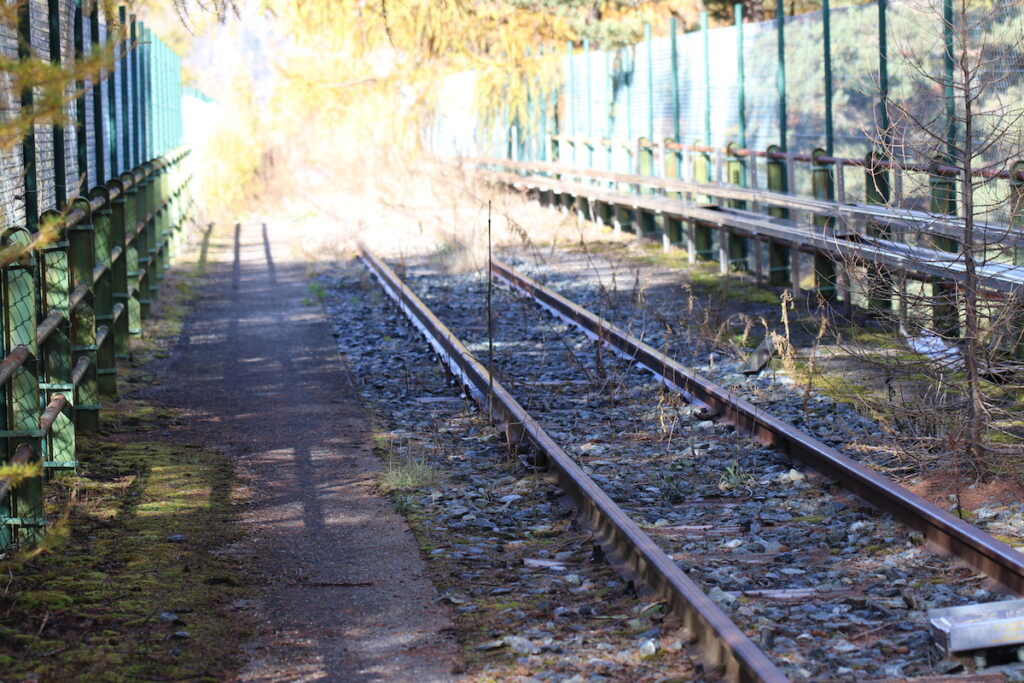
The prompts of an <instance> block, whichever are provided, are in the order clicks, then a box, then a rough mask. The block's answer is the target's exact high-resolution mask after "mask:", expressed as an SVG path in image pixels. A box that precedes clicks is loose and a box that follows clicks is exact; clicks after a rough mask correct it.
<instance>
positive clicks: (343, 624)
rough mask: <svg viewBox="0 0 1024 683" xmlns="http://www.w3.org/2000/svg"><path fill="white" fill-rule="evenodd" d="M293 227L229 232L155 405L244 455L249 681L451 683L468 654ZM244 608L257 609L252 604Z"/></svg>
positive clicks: (214, 443) (219, 238)
mask: <svg viewBox="0 0 1024 683" xmlns="http://www.w3.org/2000/svg"><path fill="white" fill-rule="evenodd" d="M289 237H290V235H289V229H288V226H276V227H275V226H274V225H273V224H271V226H270V229H269V231H268V230H267V228H265V227H263V226H261V225H259V224H255V225H253V224H249V225H243V226H241V227H240V228H234V227H233V226H231V227H227V226H224V227H221V228H220V229H219V230H217V231H216V232H215V233H214V240H213V242H212V244H211V246H210V249H209V263H208V265H207V268H208V270H209V275H208V278H207V280H206V282H205V284H204V286H203V288H202V290H201V293H200V296H199V300H198V301H197V302H196V304H195V307H194V313H193V314H192V315H191V316H190V317H189V318H188V320H187V321H186V323H185V326H184V330H183V332H182V334H181V337H180V339H179V341H178V344H177V345H176V347H175V348H173V349H172V350H171V352H170V360H169V361H168V365H169V367H168V368H167V372H166V373H164V374H165V375H166V376H167V377H168V381H167V382H165V383H164V384H163V385H161V386H157V387H154V388H152V389H151V390H147V396H145V397H146V398H152V399H153V400H154V401H158V402H160V403H161V404H162V405H171V406H178V407H181V408H184V409H187V410H188V411H189V413H190V415H191V417H190V419H189V420H188V421H187V424H186V425H185V427H186V428H187V429H188V430H189V432H190V435H191V438H193V439H196V438H198V439H200V440H202V442H203V443H205V444H207V445H208V446H211V447H215V448H219V449H222V450H223V451H224V452H226V453H228V454H229V455H231V456H233V457H234V458H235V461H236V463H237V467H238V469H239V470H240V472H241V474H242V477H243V479H244V480H245V482H246V484H247V487H248V488H249V490H250V491H251V497H250V500H249V501H248V502H247V503H246V505H245V509H244V511H243V514H242V519H241V520H240V523H241V524H243V525H244V526H245V529H246V535H247V536H248V538H249V542H248V543H247V544H246V546H245V547H242V548H233V549H229V551H230V552H235V553H238V554H239V555H241V556H244V557H247V558H249V560H250V562H251V566H252V567H253V568H254V573H255V574H256V580H257V581H258V582H259V583H260V584H261V585H262V586H264V587H263V588H262V589H261V592H262V599H261V600H260V601H259V603H258V604H257V605H254V606H251V609H252V611H253V612H254V615H253V616H254V618H255V619H256V620H257V622H258V624H257V626H258V628H259V634H258V636H257V638H256V639H255V640H254V641H253V642H252V643H250V644H249V645H248V646H247V648H246V649H247V653H248V655H249V659H250V661H249V664H248V666H247V667H246V668H245V669H244V670H243V671H242V672H241V674H240V678H241V679H242V680H251V681H312V680H316V681H328V680H329V681H363V680H367V681H368V680H380V681H445V680H451V679H452V678H454V676H453V675H452V669H453V666H458V665H456V664H455V663H456V662H457V661H458V657H457V652H456V648H455V646H454V644H453V642H452V641H451V639H450V638H449V637H448V636H447V635H446V629H447V628H448V627H449V621H448V617H447V612H446V611H445V608H443V607H442V606H441V605H440V604H439V603H438V602H437V601H436V598H437V594H436V592H435V590H434V588H433V586H432V585H431V584H430V582H429V580H428V579H426V578H425V577H424V562H423V561H422V560H421V558H420V553H419V550H418V548H417V546H416V543H415V540H414V539H413V537H412V534H411V533H410V532H409V529H408V527H407V525H406V523H405V521H404V520H403V519H402V518H401V517H400V516H399V515H397V514H396V513H395V512H394V511H393V510H392V509H391V506H390V505H389V504H388V502H387V501H386V500H384V499H382V498H381V497H379V496H376V495H374V494H373V492H372V489H371V488H370V487H369V486H367V484H368V483H372V478H373V476H374V475H375V474H376V473H377V472H379V470H380V462H379V460H378V459H377V458H376V457H374V455H373V454H372V450H371V445H370V438H369V432H368V428H367V425H366V422H365V419H364V414H363V408H362V402H361V400H360V398H359V396H358V394H356V393H355V391H354V390H353V388H352V384H351V381H350V378H349V377H348V375H347V373H346V372H345V370H344V368H343V367H342V366H341V364H340V363H339V361H338V355H337V350H336V349H335V347H334V344H333V342H332V339H331V335H330V333H329V331H328V328H327V325H326V324H325V321H324V318H323V314H322V312H321V311H320V309H319V308H318V307H315V306H308V305H303V299H304V298H306V297H307V296H308V295H309V291H308V288H307V280H306V273H305V268H306V266H305V264H304V263H301V262H295V261H288V260H287V259H288V255H289V254H290V253H291V250H290V249H289V245H288V239H289ZM240 607H241V608H242V609H243V610H244V609H246V607H245V606H240Z"/></svg>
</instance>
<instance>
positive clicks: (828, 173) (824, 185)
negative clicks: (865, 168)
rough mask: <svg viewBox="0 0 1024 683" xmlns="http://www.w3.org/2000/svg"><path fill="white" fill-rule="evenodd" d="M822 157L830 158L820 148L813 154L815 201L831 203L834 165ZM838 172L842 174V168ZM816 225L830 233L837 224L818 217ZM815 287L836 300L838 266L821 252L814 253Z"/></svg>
mask: <svg viewBox="0 0 1024 683" xmlns="http://www.w3.org/2000/svg"><path fill="white" fill-rule="evenodd" d="M822 156H828V155H827V152H826V150H823V149H820V148H819V149H816V150H814V151H813V152H812V153H811V158H812V159H813V160H814V161H813V163H812V165H811V187H812V189H813V191H814V198H815V199H819V200H821V201H826V202H830V201H833V200H834V199H835V190H834V187H835V185H834V181H833V178H832V164H831V163H825V162H822V161H820V160H819V159H820V158H821V157H822ZM838 170H839V172H840V173H842V168H840V169H838ZM814 224H815V225H816V226H818V227H820V228H823V229H824V230H825V231H826V232H829V231H831V229H832V227H833V225H834V224H835V219H833V218H832V216H821V215H816V216H815V217H814ZM814 287H815V290H816V291H817V293H818V294H819V295H820V296H822V297H824V298H826V299H834V298H835V295H836V264H835V261H833V260H832V258H831V257H830V256H829V255H827V254H822V253H820V252H815V253H814Z"/></svg>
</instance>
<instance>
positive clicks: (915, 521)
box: [491, 260, 1024, 594]
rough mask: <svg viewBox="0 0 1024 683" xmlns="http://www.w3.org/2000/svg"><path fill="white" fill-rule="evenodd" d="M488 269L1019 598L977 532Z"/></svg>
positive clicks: (1012, 564)
mask: <svg viewBox="0 0 1024 683" xmlns="http://www.w3.org/2000/svg"><path fill="white" fill-rule="evenodd" d="M491 271H492V272H493V273H494V274H495V275H496V276H497V277H499V278H500V279H502V280H504V281H505V282H506V283H508V284H509V285H510V286H511V287H513V288H514V289H516V290H518V291H520V292H522V293H524V294H526V295H528V296H529V297H531V298H532V299H534V300H535V301H537V302H538V303H539V304H540V305H541V306H542V307H544V308H545V309H547V310H548V311H550V312H552V313H553V314H554V315H556V316H557V317H559V318H561V319H563V320H565V321H567V322H569V323H571V324H573V325H575V326H576V327H578V328H579V329H581V330H582V331H583V332H584V333H585V334H586V335H587V336H589V337H591V338H592V339H594V340H597V341H600V342H601V343H603V344H604V345H605V346H607V347H608V348H609V349H611V350H612V351H613V352H615V353H617V354H619V355H620V356H622V357H623V358H625V359H626V360H628V361H630V362H634V363H636V364H637V365H639V366H641V367H643V368H646V369H647V370H649V371H650V372H652V373H653V374H654V375H656V376H657V377H658V378H659V379H661V381H662V382H663V383H664V384H665V385H666V386H668V387H669V388H671V389H674V390H676V391H678V392H679V393H680V394H682V395H683V396H684V397H685V398H686V399H687V400H688V401H691V402H693V403H695V404H697V405H700V406H703V407H705V408H706V409H707V410H708V411H709V412H710V413H711V414H712V415H714V416H715V419H716V420H718V421H719V422H722V423H725V424H730V425H733V426H734V427H735V428H736V429H739V430H741V431H743V432H746V433H748V434H750V435H751V436H752V437H753V438H754V439H755V440H756V441H758V442H759V443H762V444H764V445H767V446H772V447H774V448H777V449H778V450H780V451H782V452H783V453H786V454H787V455H789V456H790V457H793V458H796V459H797V460H799V461H800V462H802V463H804V464H805V465H806V466H807V467H809V468H811V469H813V470H815V471H817V472H819V473H821V474H822V475H824V476H826V477H829V478H830V479H833V480H835V481H838V482H839V484H840V485H842V487H843V488H845V489H847V490H848V491H850V492H852V493H854V494H855V495H857V496H858V497H860V498H861V499H863V500H864V501H866V502H867V503H869V504H871V505H873V506H875V507H877V508H879V509H881V510H884V511H885V512H888V513H889V514H891V515H892V516H893V517H895V518H896V519H898V520H899V521H900V522H902V523H903V524H905V525H906V526H908V527H910V528H911V529H915V530H917V531H919V532H921V533H922V534H923V535H924V537H925V538H926V539H927V540H928V541H929V542H930V543H932V544H934V545H935V546H938V547H939V548H941V549H943V550H945V551H948V552H950V553H952V554H954V555H956V556H957V557H959V558H960V559H962V560H963V561H964V562H966V563H967V564H968V565H970V566H971V567H973V568H974V569H976V570H978V571H980V572H983V573H985V574H986V575H988V576H989V577H991V578H992V579H994V580H995V581H998V582H999V583H1000V584H1002V585H1004V586H1006V587H1007V588H1009V589H1010V590H1012V591H1014V592H1016V593H1017V594H1022V593H1024V555H1022V554H1021V553H1019V552H1017V551H1016V550H1014V549H1013V548H1011V547H1010V546H1009V545H1007V544H1005V543H1003V542H1001V541H998V540H996V539H995V538H993V537H992V536H990V535H989V534H986V533H985V532H983V531H981V530H980V529H978V528H977V527H975V526H973V525H971V524H968V523H967V522H965V521H963V520H961V519H959V518H957V517H954V516H953V515H951V514H950V513H949V512H947V511H945V510H943V509H941V508H940V507H938V506H937V505H934V504H933V503H930V502H928V501H927V500H925V499H923V498H921V497H920V496H918V495H916V494H914V493H911V492H910V491H908V490H906V489H905V488H903V487H902V486H900V485H899V484H896V483H895V482H893V481H891V480H890V479H888V478H886V477H884V476H882V475H881V474H879V473H877V472H875V471H873V470H871V469H868V468H867V467H865V466H864V465H861V464H860V463H858V462H856V461H854V460H852V459H850V458H848V457H846V456H845V455H843V454H842V453H840V452H839V451H837V450H836V449H834V448H832V447H830V446H827V445H826V444H824V443H822V442H821V441H818V440H817V439H815V438H814V437H813V436H811V435H809V434H806V433H804V432H802V431H800V430H798V429H797V428H796V427H794V426H792V425H790V424H788V423H786V422H783V421H782V420H780V419H779V418H777V417H775V416H773V415H771V414H769V413H767V412H765V411H764V410H762V409H760V408H758V407H757V406H755V405H754V404H752V403H750V402H749V401H746V400H744V399H743V398H741V397H739V396H736V395H734V394H732V393H731V392H729V391H728V390H726V389H723V388H722V387H720V386H718V385H717V384H715V383H714V382H711V381H710V380H708V379H706V378H704V377H701V376H700V375H698V374H696V373H694V372H692V371H690V370H688V369H686V368H685V367H683V366H682V365H681V364H680V363H678V362H677V361H675V360H673V359H671V358H669V357H668V356H665V355H664V354H662V353H660V352H659V351H657V350H656V349H654V348H653V347H651V346H650V345H648V344H645V343H644V342H643V341H641V340H640V339H637V338H636V337H634V336H632V335H630V334H628V333H626V332H625V331H623V330H621V329H619V328H618V327H616V326H615V325H613V324H611V323H610V322H608V321H606V320H604V319H602V318H600V317H598V316H596V315H594V314H593V313H591V312H590V311H587V310H586V309H584V308H582V307H581V306H579V305H577V304H575V303H573V302H572V301H570V300H569V299H567V298H565V297H563V296H562V295H560V294H558V293H557V292H554V291H553V290H551V289H549V288H547V287H545V286H543V285H541V284H539V283H537V282H536V281H534V280H533V279H531V278H530V277H528V276H526V275H523V274H522V273H519V272H517V271H516V270H514V269H513V268H511V267H510V266H508V265H506V264H504V263H501V262H499V261H496V260H495V261H492V263H491Z"/></svg>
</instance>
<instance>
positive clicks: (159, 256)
mask: <svg viewBox="0 0 1024 683" xmlns="http://www.w3.org/2000/svg"><path fill="white" fill-rule="evenodd" d="M187 155H188V151H187V150H177V151H174V152H171V153H169V154H167V155H165V156H163V157H161V158H159V159H155V160H153V161H150V162H147V163H145V164H142V165H141V166H138V167H136V168H135V169H133V170H132V171H130V172H127V173H122V174H121V175H120V176H119V177H118V178H117V179H115V180H111V181H110V182H108V183H107V184H106V185H103V186H100V187H97V188H95V189H93V190H92V191H91V192H90V193H89V194H88V196H87V197H80V198H77V199H75V200H73V201H72V202H71V204H70V205H69V206H68V207H67V212H66V213H65V214H60V213H58V212H55V211H51V212H47V213H45V214H43V215H42V216H41V217H40V224H41V225H43V226H47V227H44V228H43V230H42V231H41V232H39V233H31V232H30V231H29V230H27V229H25V228H18V227H15V228H8V229H6V230H4V231H3V232H2V233H0V247H2V248H3V251H2V252H0V254H2V256H0V314H2V316H3V324H2V328H3V331H2V335H3V336H2V348H3V353H4V358H3V360H2V361H0V389H2V397H3V398H2V400H3V406H2V410H0V448H2V449H3V452H4V455H5V461H6V462H7V463H8V464H18V465H31V464H32V463H36V462H38V463H40V464H41V466H42V467H41V470H42V472H41V473H40V474H38V475H36V476H30V477H28V478H26V479H23V480H20V481H19V482H18V483H17V484H16V485H15V484H12V483H11V482H9V481H2V482H0V551H2V550H5V549H9V548H11V547H13V546H17V545H25V544H31V543H33V542H35V541H37V540H38V539H39V538H40V537H41V535H42V534H43V533H44V531H45V527H46V516H45V512H44V506H43V482H44V480H45V478H46V477H47V476H49V475H50V474H51V473H57V472H66V471H72V470H74V469H75V467H76V465H77V462H76V459H75V435H76V430H78V429H82V430H90V429H95V428H97V427H98V425H99V411H100V407H101V404H100V399H101V397H102V396H113V395H116V393H117V365H116V364H117V360H118V359H119V358H128V357H129V346H128V340H129V338H130V337H135V336H139V335H140V334H141V333H142V320H143V319H144V318H146V317H147V316H148V315H149V311H150V304H151V302H152V300H153V298H154V297H155V296H156V294H157V290H158V289H159V286H160V282H161V281H162V280H163V279H164V277H165V274H166V272H167V269H168V268H169V267H170V264H171V262H172V261H173V259H174V257H175V254H176V253H177V251H178V248H179V245H180V242H181V239H182V233H183V226H184V224H185V221H186V218H187V215H188V213H189V211H190V209H191V199H190V195H189V192H188V186H189V182H190V180H191V178H190V176H189V175H188V173H187V170H186V168H185V166H184V164H183V161H184V160H185V158H186V157H187ZM49 230H56V231H57V234H56V239H51V238H50V237H49V236H48V235H47V234H46V233H47V231H49Z"/></svg>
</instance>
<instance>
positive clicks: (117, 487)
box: [0, 407, 248, 681]
mask: <svg viewBox="0 0 1024 683" xmlns="http://www.w3.org/2000/svg"><path fill="white" fill-rule="evenodd" d="M132 413H133V411H132V410H131V409H130V407H129V409H128V410H125V411H123V412H121V411H119V413H118V414H117V415H115V416H112V419H111V418H108V420H109V421H108V423H107V425H106V426H107V428H108V430H110V431H111V432H117V431H118V430H120V429H125V430H128V429H130V427H123V426H122V425H119V424H117V422H118V421H119V419H121V418H124V417H127V418H131V417H133V415H132ZM78 457H79V460H80V462H81V463H82V465H81V468H80V474H79V476H77V477H75V478H73V479H71V478H69V479H67V480H65V481H63V482H61V483H60V486H61V487H64V488H65V489H66V490H68V489H71V488H75V489H77V500H76V501H74V502H73V503H72V509H71V512H70V516H69V519H68V521H67V522H66V526H65V527H64V529H63V532H64V534H63V535H64V538H63V540H62V542H61V543H59V544H57V545H56V546H55V547H53V548H51V549H50V550H49V551H48V552H46V553H43V554H40V555H38V556H36V557H35V558H33V559H31V560H28V561H26V562H24V563H23V564H20V566H18V565H15V566H13V567H12V570H13V573H12V579H11V583H10V586H9V587H8V590H7V591H6V592H5V593H4V594H3V595H2V596H0V669H2V670H4V671H6V672H7V674H9V675H12V676H16V677H21V676H25V675H27V674H30V673H34V674H36V675H38V676H39V677H40V678H42V679H43V680H65V679H69V678H78V679H80V680H85V679H88V680H97V681H120V680H139V679H148V680H153V679H179V678H189V679H202V678H204V677H209V678H211V679H216V678H219V674H220V673H222V672H223V671H225V667H226V666H228V665H230V663H231V658H230V657H226V656H225V655H226V654H228V653H230V652H232V651H233V650H234V649H235V644H236V643H238V642H240V641H242V640H244V638H245V636H246V635H247V633H248V631H247V629H246V627H245V626H244V624H243V623H242V621H243V620H240V619H238V618H237V616H236V615H234V614H233V613H232V610H231V605H232V603H233V602H235V601H237V600H240V599H242V598H245V597H247V595H248V590H247V589H246V588H245V587H244V586H245V581H244V580H243V578H242V568H241V567H240V566H239V565H238V563H237V562H236V561H234V560H232V559H231V558H230V557H227V556H225V555H223V554H221V553H220V552H218V551H219V550H220V549H222V548H224V547H226V546H228V545H230V544H231V543H233V542H234V541H237V540H239V539H238V538H237V536H238V531H237V530H236V528H235V525H234V524H232V523H231V522H232V518H233V510H232V503H231V500H230V491H231V488H232V483H233V475H232V470H231V465H230V463H229V462H228V461H227V459H226V458H225V457H224V456H222V455H220V454H217V453H215V452H212V451H209V450H206V449H203V448H198V447H190V446H187V445H169V444H166V443H158V442H150V441H140V442H126V443H111V442H108V441H105V440H102V439H93V438H85V439H82V440H81V441H80V442H79V456H78ZM51 504H52V506H53V507H57V506H60V505H62V502H61V497H59V496H54V497H52V499H51ZM52 512H56V513H58V514H59V510H56V509H55V510H53V511H52ZM175 535H182V536H184V537H185V540H184V542H174V541H173V540H169V539H172V538H173V537H175ZM167 613H171V614H173V615H176V617H177V619H171V618H170V615H169V614H167ZM161 615H163V618H161Z"/></svg>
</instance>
